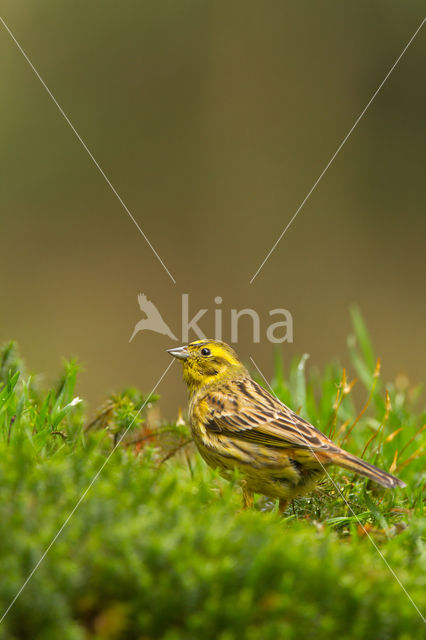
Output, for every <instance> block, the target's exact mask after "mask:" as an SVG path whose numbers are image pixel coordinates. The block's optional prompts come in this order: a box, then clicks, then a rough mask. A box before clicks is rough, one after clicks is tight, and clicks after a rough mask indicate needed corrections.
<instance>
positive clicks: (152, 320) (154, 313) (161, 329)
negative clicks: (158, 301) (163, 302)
mask: <svg viewBox="0 0 426 640" xmlns="http://www.w3.org/2000/svg"><path fill="white" fill-rule="evenodd" d="M138 302H139V307H140V309H141V311H143V312H144V313H145V314H146V316H147V317H146V318H142V320H139V322H138V323H137V324H136V326H135V328H134V330H133V333H132V335H131V338H130V340H129V342H131V341H132V340H133V338H134V337H135V335H136V334H137V333H138V332H139V331H145V330H146V329H150V330H151V331H155V332H156V333H161V334H162V335H164V336H169V338H171V339H172V340H177V338H176V336H175V334H174V333H173V332H172V330H171V329H170V327H169V326H168V325H167V324H166V323H165V322H164V320H163V318H162V317H161V314H160V312H159V311H158V309H157V307H156V306H155V304H154V303H153V302H151V300H148V298H147V297H146V295H144V294H143V293H140V294H139V295H138Z"/></svg>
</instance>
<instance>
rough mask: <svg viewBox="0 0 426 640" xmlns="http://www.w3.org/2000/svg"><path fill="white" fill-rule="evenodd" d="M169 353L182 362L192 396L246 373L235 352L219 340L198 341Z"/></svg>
mask: <svg viewBox="0 0 426 640" xmlns="http://www.w3.org/2000/svg"><path fill="white" fill-rule="evenodd" d="M168 353H170V355H172V356H174V357H175V358H178V359H179V360H181V362H182V364H183V379H184V380H185V382H186V384H187V385H188V389H189V392H190V394H192V393H194V392H195V391H198V389H201V388H202V387H205V386H208V385H210V384H215V383H216V382H219V381H221V382H222V381H223V380H224V379H225V378H232V377H235V376H238V375H239V374H241V373H243V372H245V367H244V365H242V364H241V362H240V361H239V360H238V357H237V354H236V353H235V351H234V350H233V349H231V347H230V346H228V345H227V344H225V343H224V342H220V341H219V340H197V341H196V342H191V344H188V345H187V346H185V347H177V348H176V349H168Z"/></svg>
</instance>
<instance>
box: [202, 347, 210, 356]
mask: <svg viewBox="0 0 426 640" xmlns="http://www.w3.org/2000/svg"><path fill="white" fill-rule="evenodd" d="M210 354H211V351H210V349H207V347H204V349H201V355H202V356H209V355H210Z"/></svg>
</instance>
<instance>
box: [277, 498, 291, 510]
mask: <svg viewBox="0 0 426 640" xmlns="http://www.w3.org/2000/svg"><path fill="white" fill-rule="evenodd" d="M288 503H289V501H288V500H284V498H280V500H279V503H278V511H279V512H280V513H284V511H285V510H286V509H287V507H288Z"/></svg>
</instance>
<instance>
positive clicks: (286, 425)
mask: <svg viewBox="0 0 426 640" xmlns="http://www.w3.org/2000/svg"><path fill="white" fill-rule="evenodd" d="M204 399H205V401H206V402H207V405H208V407H209V411H208V413H207V415H206V418H205V426H206V427H207V429H209V430H211V431H217V432H220V433H222V434H224V435H229V436H234V437H235V436H237V437H241V438H244V439H246V440H252V441H254V442H258V443H259V444H266V445H271V446H275V447H294V446H298V447H302V448H306V449H317V450H318V449H322V450H329V451H330V450H337V449H338V447H336V446H335V445H334V443H333V442H332V441H331V440H329V439H328V438H327V437H326V436H325V435H324V434H323V433H321V431H318V429H316V428H315V427H313V426H312V425H311V424H309V422H307V421H306V420H304V419H303V418H300V417H299V416H298V415H297V414H296V413H294V412H293V411H292V410H291V409H289V408H288V407H286V406H285V405H284V404H282V402H280V401H279V400H278V399H277V398H275V397H274V396H272V395H271V394H270V393H269V392H268V391H266V389H263V387H261V386H260V385H258V384H257V382H255V381H254V380H252V379H251V378H242V379H240V380H235V381H232V383H230V384H228V385H222V386H221V388H220V389H215V390H212V391H210V392H209V393H208V394H207V395H206V397H205V398H204Z"/></svg>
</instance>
